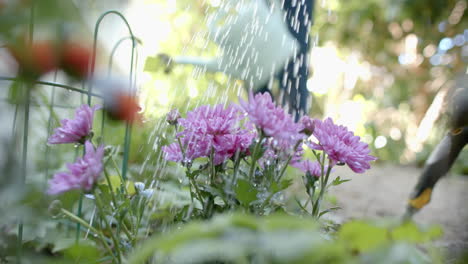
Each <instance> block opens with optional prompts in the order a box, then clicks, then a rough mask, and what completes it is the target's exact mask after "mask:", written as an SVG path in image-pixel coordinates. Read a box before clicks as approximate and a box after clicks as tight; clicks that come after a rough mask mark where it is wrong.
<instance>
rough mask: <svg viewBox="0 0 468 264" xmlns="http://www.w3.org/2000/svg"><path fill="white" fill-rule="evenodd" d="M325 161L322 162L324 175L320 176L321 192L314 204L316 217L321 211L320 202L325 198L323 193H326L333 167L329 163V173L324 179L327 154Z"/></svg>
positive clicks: (313, 211)
mask: <svg viewBox="0 0 468 264" xmlns="http://www.w3.org/2000/svg"><path fill="white" fill-rule="evenodd" d="M323 157H324V158H323V163H322V164H321V166H322V176H321V177H320V180H321V181H320V193H319V196H318V197H317V201H316V202H315V204H314V208H313V210H312V215H313V216H314V217H316V218H318V215H319V213H320V203H321V202H322V199H323V195H324V194H325V191H326V189H327V188H326V187H327V183H328V178H329V177H330V172H331V169H332V166H331V165H330V163H329V165H328V169H327V173H326V175H325V179H322V178H323V174H324V173H323V172H324V167H325V154H324V155H323Z"/></svg>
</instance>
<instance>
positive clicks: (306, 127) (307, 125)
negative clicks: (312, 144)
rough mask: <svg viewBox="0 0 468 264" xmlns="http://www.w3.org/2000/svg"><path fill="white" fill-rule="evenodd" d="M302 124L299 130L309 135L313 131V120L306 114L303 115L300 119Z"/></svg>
mask: <svg viewBox="0 0 468 264" xmlns="http://www.w3.org/2000/svg"><path fill="white" fill-rule="evenodd" d="M300 124H301V126H302V130H301V132H302V133H304V134H306V135H308V136H310V135H312V134H313V133H314V129H315V123H314V120H313V119H312V118H310V117H308V116H303V117H302V118H301V120H300Z"/></svg>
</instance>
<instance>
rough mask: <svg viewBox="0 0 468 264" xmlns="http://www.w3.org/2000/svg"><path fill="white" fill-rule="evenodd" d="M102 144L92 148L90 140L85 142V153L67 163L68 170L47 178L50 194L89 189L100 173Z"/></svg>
mask: <svg viewBox="0 0 468 264" xmlns="http://www.w3.org/2000/svg"><path fill="white" fill-rule="evenodd" d="M103 157H104V146H102V145H101V146H99V147H98V148H97V149H94V146H93V144H92V143H91V142H89V141H86V142H85V154H84V156H83V157H82V158H78V159H77V161H76V162H75V163H70V164H67V168H68V170H69V171H68V172H59V173H56V174H55V175H54V177H53V178H52V179H51V180H49V189H48V190H47V193H48V194H50V195H55V194H60V193H63V192H67V191H70V190H74V189H81V190H85V191H90V190H91V189H92V188H93V186H94V183H95V182H96V181H97V179H98V178H99V176H100V175H101V173H102V171H103V169H104V167H103V164H102V158H103Z"/></svg>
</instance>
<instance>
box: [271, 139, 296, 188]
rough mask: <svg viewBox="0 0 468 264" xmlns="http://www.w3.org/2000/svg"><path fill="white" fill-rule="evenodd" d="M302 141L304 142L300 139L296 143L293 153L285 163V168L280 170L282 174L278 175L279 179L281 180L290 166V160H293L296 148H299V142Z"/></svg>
mask: <svg viewBox="0 0 468 264" xmlns="http://www.w3.org/2000/svg"><path fill="white" fill-rule="evenodd" d="M301 143H302V140H299V141H298V142H297V143H296V145H294V149H293V154H291V155H289V157H288V160H287V161H286V163H285V164H284V165H283V168H282V169H281V172H280V174H279V175H278V179H277V181H279V180H281V178H282V177H283V175H284V173H285V172H286V169H287V168H288V165H289V162H290V161H291V160H292V158H293V157H294V155H295V154H296V149H297V147H298V146H299V144H301Z"/></svg>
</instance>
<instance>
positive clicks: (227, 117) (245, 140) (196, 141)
mask: <svg viewBox="0 0 468 264" xmlns="http://www.w3.org/2000/svg"><path fill="white" fill-rule="evenodd" d="M242 119H243V117H242V115H241V112H240V111H239V110H238V109H237V108H236V107H234V106H229V107H227V108H224V107H223V106H222V105H216V106H214V107H211V106H200V107H198V108H196V109H194V110H193V111H191V112H188V113H187V117H186V118H179V119H178V120H177V121H178V124H179V125H180V126H182V127H183V128H184V130H183V131H182V132H180V133H178V134H177V138H178V140H180V144H179V142H175V143H172V144H171V145H169V146H166V147H164V148H163V151H164V152H165V153H166V159H167V160H171V161H177V162H179V161H184V162H185V161H191V160H193V159H196V158H199V157H210V156H211V154H212V153H213V155H214V156H213V159H214V163H215V164H216V165H218V164H221V163H223V162H224V161H225V160H226V159H228V158H230V157H232V156H233V155H234V154H235V153H236V152H237V151H240V152H246V151H247V150H248V147H249V146H250V144H251V142H252V139H253V138H254V137H255V133H252V131H250V130H248V129H245V128H242V126H241V121H242ZM181 146H182V149H181V148H180V147H181Z"/></svg>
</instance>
